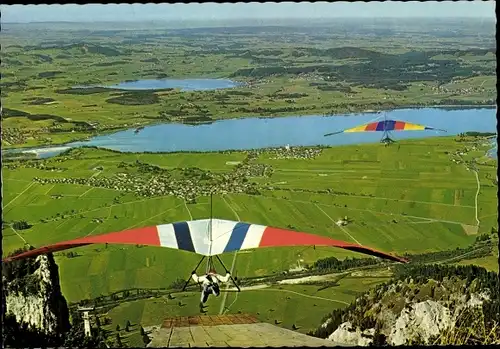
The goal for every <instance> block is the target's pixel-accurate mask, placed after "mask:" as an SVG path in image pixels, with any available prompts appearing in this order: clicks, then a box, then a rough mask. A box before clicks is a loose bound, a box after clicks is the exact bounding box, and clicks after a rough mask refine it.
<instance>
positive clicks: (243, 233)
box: [3, 219, 407, 263]
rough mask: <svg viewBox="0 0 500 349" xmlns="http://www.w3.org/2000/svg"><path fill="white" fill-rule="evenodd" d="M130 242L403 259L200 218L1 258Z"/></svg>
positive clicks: (211, 251) (207, 251)
mask: <svg viewBox="0 0 500 349" xmlns="http://www.w3.org/2000/svg"><path fill="white" fill-rule="evenodd" d="M106 243H108V244H132V245H137V244H139V245H148V246H158V247H167V248H173V249H178V250H183V251H189V252H193V253H197V254H200V255H204V256H214V255H219V254H222V253H226V252H233V251H239V250H246V249H255V248H263V247H285V246H307V245H309V246H312V245H316V246H331V247H338V248H343V249H346V250H351V251H355V252H359V253H364V254H368V255H372V256H376V257H380V258H385V259H389V260H392V261H397V262H401V263H406V262H407V260H406V259H404V258H400V257H397V256H393V255H390V254H387V253H385V252H381V251H377V250H375V249H371V248H369V247H364V246H361V245H358V244H352V243H348V242H344V241H339V240H334V239H330V238H327V237H323V236H318V235H314V234H308V233H302V232H296V231H293V230H287V229H280V228H273V227H269V226H264V225H258V224H250V223H244V222H234V221H228V220H221V219H211V220H210V219H202V220H195V221H185V222H176V223H169V224H163V225H157V226H150V227H145V228H138V229H131V230H124V231H120V232H114V233H108V234H102V235H94V236H87V237H83V238H80V239H75V240H69V241H64V242H59V243H55V244H52V245H47V246H44V247H40V248H36V249H33V250H30V251H27V252H23V253H20V254H18V255H15V256H10V257H7V258H5V259H4V260H3V261H4V262H9V261H12V260H16V259H22V258H27V257H36V256H38V255H41V254H45V253H49V252H57V251H62V250H66V249H70V248H74V247H79V246H85V245H89V244H106Z"/></svg>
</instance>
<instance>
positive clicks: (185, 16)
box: [0, 1, 495, 23]
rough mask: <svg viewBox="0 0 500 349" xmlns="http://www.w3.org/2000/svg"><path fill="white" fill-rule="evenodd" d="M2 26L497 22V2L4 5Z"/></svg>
mask: <svg viewBox="0 0 500 349" xmlns="http://www.w3.org/2000/svg"><path fill="white" fill-rule="evenodd" d="M0 11H1V14H2V17H1V21H2V22H3V23H27V22H100V21H112V22H122V21H145V20H159V21H161V20H210V19H212V20H226V19H238V18H248V19H259V18H262V19H273V18H281V19H287V18H334V17H337V18H338V17H361V18H370V17H402V18H410V17H448V18H450V17H479V18H488V17H489V18H495V1H459V2H455V1H453V2H452V1H445V2H436V1H425V2H416V1H413V2H396V1H385V2H332V3H328V2H315V3H310V2H300V3H293V2H281V3H233V4H227V3H226V4H217V3H203V4H199V3H193V4H107V5H101V4H88V5H75V4H68V5H1V6H0Z"/></svg>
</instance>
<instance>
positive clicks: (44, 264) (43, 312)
mask: <svg viewBox="0 0 500 349" xmlns="http://www.w3.org/2000/svg"><path fill="white" fill-rule="evenodd" d="M34 263H35V265H37V268H36V269H35V271H34V272H33V273H32V274H29V275H26V276H24V278H29V287H19V280H6V279H5V277H4V280H3V281H4V296H5V314H6V315H9V314H11V315H14V316H15V318H16V322H17V323H19V324H23V323H25V324H27V325H28V328H32V329H38V330H40V331H42V332H43V333H46V334H50V333H61V332H65V331H66V330H67V329H68V328H69V326H70V325H69V313H68V306H67V303H66V300H65V299H64V297H63V296H62V294H61V289H60V285H59V275H58V268H57V265H56V264H55V262H54V259H53V257H52V256H47V255H41V256H38V257H37V258H36V260H35V262H34Z"/></svg>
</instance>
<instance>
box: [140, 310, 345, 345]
mask: <svg viewBox="0 0 500 349" xmlns="http://www.w3.org/2000/svg"><path fill="white" fill-rule="evenodd" d="M149 336H150V338H152V340H151V342H150V343H149V344H148V348H159V347H213V346H215V347H283V346H288V347H302V346H306V347H322V346H328V347H331V346H336V344H335V343H334V342H331V341H328V340H325V339H320V338H315V337H311V336H307V335H305V334H302V333H298V332H295V331H292V330H287V329H284V328H280V327H278V326H274V325H271V324H268V323H263V322H260V321H259V320H257V319H256V318H255V317H254V316H252V315H247V314H230V315H201V316H189V317H188V316H185V317H177V318H170V319H166V320H165V321H164V322H163V324H162V326H161V327H160V328H159V329H157V330H155V331H153V332H152V333H151V334H150V335H149Z"/></svg>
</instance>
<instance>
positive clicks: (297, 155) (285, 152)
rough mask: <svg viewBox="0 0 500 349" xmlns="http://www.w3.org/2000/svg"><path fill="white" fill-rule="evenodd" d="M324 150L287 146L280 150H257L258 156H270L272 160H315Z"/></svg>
mask: <svg viewBox="0 0 500 349" xmlns="http://www.w3.org/2000/svg"><path fill="white" fill-rule="evenodd" d="M322 151H323V148H321V147H315V148H305V147H291V146H289V145H286V146H284V147H279V148H265V149H261V150H256V151H255V153H256V154H257V156H258V155H259V154H262V153H267V154H270V159H314V158H316V157H317V156H319V155H321V152H322Z"/></svg>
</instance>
